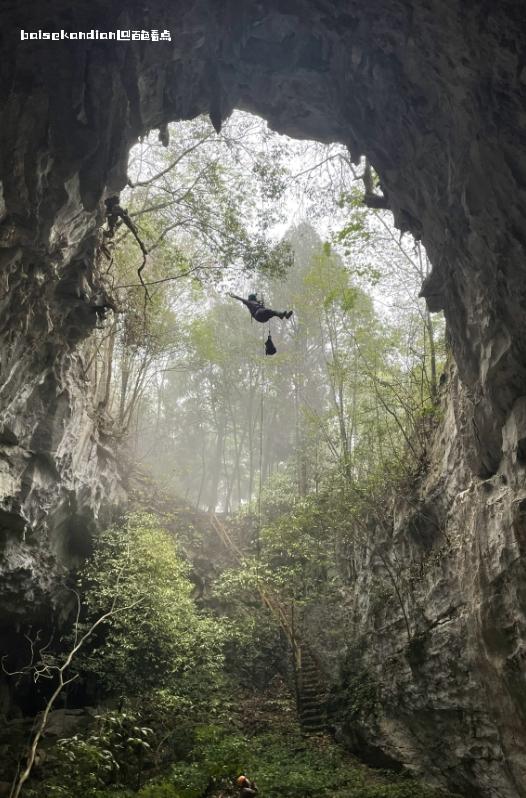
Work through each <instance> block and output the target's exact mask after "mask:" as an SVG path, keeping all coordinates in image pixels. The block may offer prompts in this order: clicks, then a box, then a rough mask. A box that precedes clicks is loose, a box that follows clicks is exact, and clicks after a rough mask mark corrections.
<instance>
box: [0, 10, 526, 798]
mask: <svg viewBox="0 0 526 798" xmlns="http://www.w3.org/2000/svg"><path fill="white" fill-rule="evenodd" d="M2 21H3V26H2V34H1V40H0V47H1V50H2V58H1V59H0V114H1V127H0V152H1V160H0V181H1V189H2V190H1V201H0V243H1V247H2V248H1V251H0V265H1V270H0V336H1V339H2V347H1V355H0V357H1V360H0V365H1V382H2V384H1V394H0V397H1V403H2V404H1V416H0V445H1V446H2V448H3V450H4V452H5V453H6V460H5V471H2V491H3V493H2V497H1V498H2V506H1V511H0V514H1V516H2V522H3V524H5V529H4V530H3V531H4V532H5V536H4V537H5V538H6V539H7V538H9V547H7V546H6V549H5V552H3V553H6V555H7V556H6V558H5V559H7V563H6V565H5V570H9V568H11V573H12V574H14V575H15V576H17V577H18V578H17V579H16V581H15V583H14V584H15V588H16V600H17V606H18V607H20V608H21V607H22V606H23V604H24V601H23V600H22V599H26V604H27V605H28V606H29V605H31V606H33V605H34V604H35V601H34V600H33V605H32V604H31V596H37V598H38V602H39V601H40V596H42V595H46V596H48V595H49V590H50V581H51V578H52V577H53V574H52V573H51V569H50V568H48V567H47V563H48V561H49V560H48V539H47V538H46V524H47V523H48V517H49V514H50V508H52V507H53V505H54V506H55V508H56V506H57V505H60V502H61V501H62V500H63V495H62V497H61V495H60V491H61V490H62V487H63V488H64V490H65V492H66V493H69V492H71V493H73V494H74V495H75V496H77V497H79V498H80V499H81V501H79V502H78V514H79V517H90V518H91V517H95V518H100V517H101V511H102V510H101V508H102V506H103V502H104V498H106V499H108V497H110V498H111V500H112V502H114V503H115V504H116V503H117V502H118V500H120V499H122V496H123V490H122V485H120V484H119V480H118V476H117V474H116V468H115V462H114V460H113V459H112V456H111V452H109V451H108V447H107V442H105V441H104V438H103V435H102V434H101V432H100V430H99V431H97V430H96V429H95V424H94V420H93V413H92V408H91V407H89V401H88V399H89V397H88V396H87V392H86V391H85V390H84V385H85V383H84V381H83V380H84V378H83V369H82V366H83V364H82V362H81V360H80V358H79V354H78V351H77V350H78V347H77V344H78V343H79V342H81V341H83V340H84V339H85V338H86V337H87V336H88V335H89V334H90V332H91V330H92V326H93V323H92V322H90V321H89V320H88V319H87V318H86V316H85V315H83V313H82V303H81V302H80V301H79V290H80V288H79V286H82V285H83V284H84V283H85V282H87V283H88V285H93V281H94V280H95V279H96V278H95V275H94V269H93V259H94V248H95V233H96V230H97V229H98V228H99V227H100V224H101V221H102V219H103V212H104V205H103V200H104V199H105V198H106V197H108V196H111V195H112V194H115V193H118V192H119V191H121V189H122V188H123V186H124V185H125V183H126V170H127V160H128V152H129V149H130V147H131V145H132V144H133V143H134V142H135V141H136V140H137V139H138V138H139V137H140V136H142V135H144V134H145V133H146V132H147V131H148V130H152V129H157V128H163V127H164V126H165V125H166V124H167V123H168V122H170V121H176V120H177V119H191V118H193V117H195V116H196V115H198V114H200V113H208V114H211V115H212V118H213V119H214V120H215V123H216V124H219V122H220V121H221V120H222V119H223V118H225V117H226V116H228V114H229V112H230V111H231V110H232V109H233V108H239V109H240V110H246V111H250V112H252V113H257V114H258V115H260V116H263V117H264V118H265V119H267V120H268V121H269V124H270V125H271V126H272V127H273V128H274V129H276V130H277V131H279V132H282V133H285V134H289V135H292V136H300V137H301V136H307V137H309V138H314V139H317V140H320V141H338V142H341V143H342V144H344V145H346V146H348V147H349V148H350V150H351V152H352V153H353V156H354V158H355V159H358V158H359V157H360V155H362V154H364V155H366V156H367V157H368V158H369V160H370V162H371V163H372V164H373V166H374V167H375V169H376V171H377V172H378V174H379V175H380V178H381V180H382V185H383V188H384V190H385V192H386V194H387V196H388V198H389V203H390V206H391V209H392V211H393V213H394V217H395V220H396V223H397V224H398V226H399V227H400V228H401V229H407V230H409V231H411V232H412V233H413V234H414V235H415V236H416V237H417V238H421V239H422V241H423V242H424V244H425V245H426V249H427V251H428V253H429V255H430V258H431V260H432V262H433V264H434V271H433V273H432V275H431V277H430V279H429V281H428V282H427V284H426V285H425V287H424V294H425V296H426V297H427V299H428V302H429V304H430V307H431V308H433V309H438V308H443V309H444V312H445V315H446V318H447V322H448V330H449V337H450V341H451V346H452V350H453V353H454V356H455V360H456V364H457V368H458V372H459V375H460V381H458V380H457V379H456V378H455V379H454V380H452V384H451V390H450V410H451V413H450V418H449V422H450V423H449V430H452V433H451V434H452V436H453V437H454V438H455V444H456V443H457V438H459V437H460V438H461V439H462V447H463V448H462V451H461V453H460V454H459V453H458V450H457V449H455V457H456V459H454V460H453V461H452V462H449V461H447V458H445V459H444V470H445V472H446V473H445V474H442V476H443V477H444V479H443V481H442V483H437V484H438V488H437V494H438V493H440V494H445V493H446V491H445V490H444V483H446V485H447V486H448V487H449V489H450V490H451V491H452V492H453V491H454V490H456V489H457V490H458V487H459V483H458V482H455V480H454V478H453V477H451V473H452V472H453V470H454V471H455V474H456V472H457V471H458V472H459V473H460V475H461V476H462V478H463V479H465V480H468V481H469V477H466V476H465V475H466V473H469V470H470V469H471V471H472V472H474V473H475V474H476V475H479V476H480V477H483V478H486V480H487V481H485V482H484V483H483V486H482V487H481V486H480V484H479V482H478V480H474V481H472V482H471V484H470V490H469V491H466V492H465V493H464V494H463V498H462V501H464V502H465V504H464V505H462V506H463V507H467V508H468V509H469V513H470V514H469V513H467V512H466V515H465V516H464V515H462V514H461V522H462V524H461V526H459V527H457V528H456V530H455V529H454V530H453V531H454V533H456V534H457V536H458V538H459V539H461V541H462V544H463V547H464V552H468V554H469V556H467V555H466V556H463V558H462V562H461V563H460V564H459V562H458V561H457V562H454V563H453V565H452V566H451V569H450V571H451V574H453V577H452V579H451V581H450V582H448V583H447V585H446V587H447V589H448V590H451V591H454V590H455V589H457V591H458V583H460V585H461V590H460V591H458V599H459V606H462V607H463V610H462V613H464V612H465V613H466V614H465V616H464V617H465V618H466V619H467V620H466V623H465V625H464V626H459V627H458V628H457V632H458V635H457V637H456V638H455V637H454V636H452V637H451V638H450V640H451V641H453V642H454V643H455V648H452V649H450V650H451V651H453V652H454V654H456V652H457V651H458V652H459V656H458V659H459V662H462V657H463V656H464V653H465V649H466V640H467V642H468V643H469V645H471V646H472V650H471V653H472V660H471V662H472V663H473V662H475V663H476V664H477V666H480V663H483V667H482V669H481V670H483V671H484V673H482V675H481V674H480V673H478V672H477V673H478V675H479V677H480V678H479V681H478V682H477V683H476V689H474V683H473V682H470V683H469V684H466V685H465V692H464V693H463V695H464V697H465V696H468V695H469V696H470V697H472V696H473V695H474V693H475V692H478V693H480V695H481V696H482V699H481V700H482V703H477V701H474V702H473V703H472V704H470V706H471V707H472V708H473V710H474V711H473V712H472V714H470V713H469V712H466V713H464V712H463V711H462V714H463V715H464V714H465V715H466V717H467V719H468V722H470V723H471V721H476V723H475V722H474V723H473V724H472V726H473V728H474V729H475V732H476V734H475V732H473V729H471V730H467V727H464V731H465V733H466V735H472V737H471V738H470V739H471V740H472V742H473V749H472V750H473V751H477V750H478V752H479V753H478V755H477V765H476V767H477V768H480V770H477V772H476V773H473V772H470V773H469V774H467V775H466V771H467V768H469V767H470V766H471V763H468V764H467V765H466V763H465V762H464V765H465V767H466V769H465V770H464V771H462V773H461V775H462V774H463V775H464V777H465V779H467V782H466V780H464V781H463V782H462V781H461V782H460V783H461V784H464V785H465V784H466V783H469V785H470V787H471V786H472V785H474V783H475V782H476V783H477V784H475V786H476V787H480V785H481V784H484V785H485V787H483V788H482V789H486V794H494V793H495V789H497V790H498V791H499V792H502V794H508V795H515V794H516V795H521V794H524V788H523V787H521V784H524V766H523V764H522V763H523V762H524V748H522V750H520V748H519V747H520V745H521V740H524V720H523V719H524V709H523V686H524V685H523V683H522V682H521V679H522V677H523V668H522V665H521V656H522V651H523V650H524V633H523V618H524V607H523V606H522V605H523V604H524V601H523V599H522V598H521V596H522V593H521V589H520V585H521V584H522V583H523V573H522V571H521V568H522V567H523V564H522V558H523V553H524V537H525V534H524V519H523V517H522V512H521V511H520V510H521V507H522V504H523V500H524V495H523V494H524V469H523V464H522V461H523V459H524V458H523V442H524V439H525V437H526V410H525V408H524V394H526V390H525V387H526V367H525V364H526V339H525V336H524V326H525V309H526V288H525V286H526V279H525V277H526V265H525V264H526V258H525V249H526V237H525V234H524V229H525V216H526V214H525V190H526V159H525V155H524V143H525V139H526V113H525V109H526V57H525V53H526V26H525V25H524V7H523V3H522V2H520V0H495V2H491V3H489V2H480V3H477V4H474V3H471V4H467V3H465V2H464V0H427V2H425V3H424V2H421V0H409V2H402V0H369V2H368V3H367V4H364V3H363V0H349V2H347V3H345V4H344V7H343V4H341V3H338V2H336V0H268V2H265V3H262V2H261V0H243V2H241V0H225V2H224V3H222V4H212V3H211V2H210V0H193V2H191V3H189V2H188V0H171V2H170V3H166V2H165V0H150V2H149V3H148V7H146V6H145V5H143V4H142V3H139V2H138V0H132V1H131V2H130V3H128V5H127V6H126V8H125V9H123V8H122V7H119V8H117V7H116V4H108V3H107V2H102V0H89V2H88V0H77V2H76V3H75V5H74V9H71V7H70V4H67V3H65V2H64V0H50V1H49V2H48V3H47V4H46V8H45V10H42V9H39V8H33V9H32V10H31V12H28V10H27V8H23V7H21V4H19V3H18V4H17V3H15V2H14V0H8V1H7V2H6V3H3V6H2ZM72 27H75V28H78V29H83V30H91V29H95V28H97V29H99V30H101V29H104V30H108V29H111V30H116V29H135V28H137V29H142V28H145V29H152V28H156V29H168V30H170V31H171V33H172V41H171V42H162V43H161V42H159V43H153V42H152V43H147V44H145V43H143V42H135V41H129V42H120V43H108V42H102V41H76V42H72V41H71V40H70V41H60V42H51V43H49V42H46V41H34V40H31V41H25V40H21V39H20V37H19V31H20V29H24V30H37V31H38V30H40V29H43V30H46V29H53V30H60V29H65V30H66V31H68V30H71V29H72ZM94 287H95V286H94ZM58 396H60V397H61V399H60V403H59V404H60V408H61V410H60V414H55V415H54V416H52V415H51V414H50V412H49V409H50V407H55V406H57V397H58ZM451 418H453V421H451ZM503 430H504V433H503ZM43 447H45V449H46V451H44V452H42V451H40V449H41V448H43ZM101 452H102V454H103V455H104V456H101ZM36 466H39V468H38V469H37V468H36ZM2 467H3V468H4V465H3V466H2ZM499 468H500V469H502V474H501V476H502V479H501V480H500V481H499V480H498V479H497V478H494V479H493V480H491V479H487V478H488V477H490V476H491V475H492V474H494V473H495V472H496V471H497V469H499ZM448 469H449V475H448V473H447V472H448ZM37 470H38V475H39V479H38V481H36V480H34V479H33V478H32V477H31V475H32V474H34V473H36V471H37ZM57 475H58V477H59V480H57ZM505 479H506V482H505V481H504V480H505ZM95 485H97V487H98V486H100V485H103V486H104V490H98V489H97V490H95V489H94V486H95ZM50 486H51V487H50ZM57 486H58V487H57ZM61 486H62V487H61ZM497 489H498V492H497ZM505 490H507V491H508V493H507V494H506V495H507V497H508V498H507V499H506V501H508V505H506V507H505V509H504V510H503V511H502V516H499V512H500V510H499V509H498V508H499V505H498V502H497V501H494V503H493V505H492V506H491V508H490V510H488V509H487V507H486V505H485V504H484V502H483V501H482V500H481V499H480V493H482V492H483V491H484V495H486V496H488V497H489V499H488V504H489V502H490V501H493V500H494V499H495V498H496V497H497V498H499V500H500V497H501V495H502V494H501V491H502V493H504V491H505ZM492 497H493V498H492ZM434 498H435V497H434ZM469 502H471V504H469ZM477 502H478V503H477ZM502 504H504V503H502ZM446 509H451V508H446ZM461 509H462V508H461ZM468 516H469V517H468ZM464 520H465V521H466V522H465V523H464ZM28 527H31V529H32V530H33V534H32V535H28V539H27V540H25V539H24V538H23V535H25V530H26V528H28ZM510 541H511V542H510ZM29 542H30V543H31V544H32V547H30V545H29ZM512 544H513V545H512ZM514 545H515V548H514V547H513V546H514ZM21 554H22V555H23V558H24V560H23V562H24V568H23V569H22V571H20V569H19V563H20V555H21ZM448 557H449V555H448ZM447 562H448V564H449V563H450V562H452V561H451V560H447ZM510 563H511V565H510ZM490 567H491V569H492V570H491V571H490ZM455 568H457V570H455ZM499 568H500V570H499ZM17 569H18V570H17ZM4 574H5V571H4ZM442 575H443V574H442ZM463 579H464V581H463ZM477 580H478V581H477ZM3 581H6V582H9V579H7V580H3ZM493 585H495V589H494V591H493V593H492V592H491V591H492V589H493V587H492V586H493ZM466 590H470V591H471V592H470V594H469V597H468V600H469V602H471V603H470V604H469V606H467V603H466ZM482 595H483V596H484V599H485V601H484V602H483V603H482V602H481V596H482ZM28 597H29V599H28ZM19 599H20V600H19ZM2 600H3V601H4V603H3V608H4V610H3V611H4V615H5V614H6V610H5V608H6V606H7V605H6V604H5V592H4V595H3V597H2ZM466 606H467V609H464V608H465V607H466ZM40 607H42V604H40ZM11 608H12V605H11ZM517 608H518V609H517ZM38 609H39V607H38V606H35V611H38ZM521 613H522V615H521ZM459 615H460V614H459ZM19 620H20V622H23V621H24V620H27V618H20V619H19ZM10 623H12V617H11V616H10ZM449 623H450V620H449V617H442V618H440V616H439V620H438V621H437V626H436V627H434V629H435V630H436V633H437V634H439V633H440V630H445V629H447V624H449ZM454 623H455V622H454V620H452V621H451V624H452V625H453V626H452V627H450V628H454ZM466 629H469V635H466ZM496 629H497V630H499V629H505V630H507V631H508V630H509V632H510V639H512V640H513V645H514V646H515V644H516V649H515V652H516V653H514V654H513V656H510V657H508V658H506V652H504V654H503V649H502V648H499V647H500V646H501V645H502V636H501V635H500V634H495V630H496ZM430 631H431V633H432V634H431V636H433V635H434V634H435V631H433V630H430ZM512 633H513V635H515V633H517V638H515V637H511V635H512ZM521 635H522V637H521ZM468 638H469V639H468ZM467 663H468V665H469V660H467ZM465 664H466V661H464V662H463V663H462V665H463V666H464V665H465ZM468 673H469V671H468ZM484 674H485V675H484ZM521 691H522V692H521ZM420 709H421V707H420ZM417 712H418V709H417ZM449 715H450V717H451V718H454V720H452V721H451V724H452V725H449V726H448V720H447V712H444V713H442V715H441V718H442V720H441V722H443V723H444V724H445V725H444V726H439V731H440V732H441V731H442V729H444V737H445V736H446V734H447V733H450V734H451V739H452V740H454V741H458V734H457V733H458V728H459V727H458V726H457V725H456V720H455V719H456V718H457V716H458V715H459V713H458V708H457V709H456V708H454V707H451V711H450V712H449ZM418 717H419V719H420V720H421V719H422V713H421V711H420V714H419V716H418ZM479 720H481V725H480V726H479V725H478V723H479ZM417 728H419V727H418V726H417ZM487 728H490V729H491V733H487ZM495 729H497V732H498V736H499V738H500V740H502V741H503V742H498V743H497V742H496V735H495ZM479 731H482V734H483V735H484V734H486V736H485V737H483V738H482V739H483V740H484V744H485V746H486V747H484V748H481V746H480V739H481V738H480V737H478V738H477V736H476V735H477V734H478V732H479ZM434 734H435V736H434V741H435V742H436V727H435V729H434ZM518 749H519V750H518ZM456 751H458V747H457V748H456ZM440 753H441V752H440ZM455 756H457V758H456V759H455V758H452V759H450V760H448V761H447V762H446V766H447V767H448V768H449V767H450V766H451V770H452V769H453V768H454V767H458V766H459V758H460V757H462V752H461V753H460V754H458V755H457V754H456V755H455ZM521 757H522V761H521ZM485 761H486V762H487V764H486V765H484V764H483V763H484V762H485ZM440 764H441V765H443V762H441V763H440ZM484 768H486V769H484ZM488 773H489V774H490V775H489V780H488V778H486V776H487V774H488ZM510 774H511V775H510ZM512 782H514V783H512ZM488 784H491V785H493V784H496V785H497V787H496V788H495V789H493V787H492V786H489V787H488V786H487V785H488ZM502 785H504V786H502ZM510 785H511V786H510ZM488 791H489V792H488Z"/></svg>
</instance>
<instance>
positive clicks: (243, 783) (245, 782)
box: [236, 776, 258, 798]
mask: <svg viewBox="0 0 526 798" xmlns="http://www.w3.org/2000/svg"><path fill="white" fill-rule="evenodd" d="M236 785H237V786H238V787H239V798H253V796H254V795H257V794H258V788H257V786H256V782H255V781H250V780H249V779H247V777H246V776H238V777H237V779H236Z"/></svg>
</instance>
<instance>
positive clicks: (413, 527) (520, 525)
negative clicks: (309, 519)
mask: <svg viewBox="0 0 526 798" xmlns="http://www.w3.org/2000/svg"><path fill="white" fill-rule="evenodd" d="M462 397H463V387H462V386H461V385H460V383H459V380H458V375H457V374H456V370H455V369H452V373H451V375H450V384H449V386H448V392H447V395H446V397H445V398H444V411H445V418H444V422H443V423H442V424H441V426H440V428H439V429H438V430H437V432H436V435H435V440H434V443H433V448H432V451H431V465H430V468H429V470H428V472H427V473H426V475H425V477H424V478H422V479H420V480H419V481H418V483H412V484H409V485H408V486H407V488H406V489H405V490H402V491H401V492H400V495H398V497H396V499H395V501H394V512H393V516H392V519H393V522H392V523H391V524H390V523H388V514H387V513H386V517H385V523H382V524H381V525H379V526H377V527H376V528H371V534H370V541H369V543H368V545H367V547H365V548H364V547H360V546H359V547H358V548H357V551H356V564H357V579H356V582H355V584H354V585H353V586H352V587H351V589H350V590H349V594H348V597H347V602H346V604H347V606H346V609H347V613H348V617H349V618H350V624H349V631H348V634H347V637H346V650H345V652H344V653H343V656H342V662H343V668H342V678H341V684H340V690H339V691H337V693H336V696H335V699H334V706H333V710H334V711H335V713H336V716H337V717H339V721H338V724H340V732H341V734H342V736H343V738H344V739H346V740H347V742H348V743H349V745H350V746H351V747H352V748H353V749H354V750H356V751H358V752H360V753H362V754H363V755H365V756H366V757H369V758H370V759H371V761H373V762H377V763H378V762H382V761H386V762H389V763H391V764H392V763H399V764H402V765H403V766H404V767H406V768H409V769H410V770H414V771H415V772H417V773H420V774H421V773H424V774H425V776H426V777H427V778H428V779H432V780H434V781H435V782H436V783H437V784H442V785H444V784H445V785H447V786H448V787H449V788H450V789H452V790H455V791H459V792H460V793H461V794H463V795H464V794H465V795H468V796H472V795H473V796H484V797H485V798H486V797H487V798H490V796H491V798H516V797H517V796H524V795H526V700H525V698H526V671H525V657H526V573H525V559H524V553H525V545H526V525H525V518H526V516H525V508H526V486H525V484H524V464H519V463H518V461H517V457H518V455H519V454H520V440H521V434H522V433H521V432H519V433H517V429H518V428H519V427H520V426H521V424H523V423H524V422H523V412H524V411H523V407H522V404H520V405H519V406H518V407H517V408H516V409H514V411H513V412H512V414H511V417H510V420H509V422H508V425H507V427H506V431H505V441H506V454H505V455H504V456H503V458H502V460H501V463H500V465H499V469H498V471H497V473H496V474H495V475H494V476H493V477H491V478H490V479H481V478H480V477H477V476H474V475H473V474H472V472H471V470H470V469H469V468H467V467H466V456H465V452H463V451H462V445H461V441H462V438H461V436H460V432H461V426H462V424H463V423H464V421H465V419H464V411H463V398H462ZM356 677H358V679H357V680H355V679H356ZM360 680H362V683H363V684H365V685H366V687H365V690H362V693H361V694H358V692H357V690H358V686H359V684H360Z"/></svg>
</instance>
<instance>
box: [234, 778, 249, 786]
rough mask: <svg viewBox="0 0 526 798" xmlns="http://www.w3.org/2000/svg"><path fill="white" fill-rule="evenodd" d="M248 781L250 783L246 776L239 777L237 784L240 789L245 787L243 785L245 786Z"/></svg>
mask: <svg viewBox="0 0 526 798" xmlns="http://www.w3.org/2000/svg"><path fill="white" fill-rule="evenodd" d="M246 781H248V779H247V777H246V776H238V777H237V779H236V784H237V785H238V786H239V787H242V786H243V784H244V783H245V782H246Z"/></svg>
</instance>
